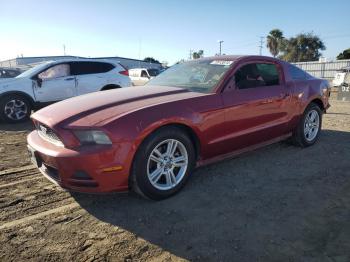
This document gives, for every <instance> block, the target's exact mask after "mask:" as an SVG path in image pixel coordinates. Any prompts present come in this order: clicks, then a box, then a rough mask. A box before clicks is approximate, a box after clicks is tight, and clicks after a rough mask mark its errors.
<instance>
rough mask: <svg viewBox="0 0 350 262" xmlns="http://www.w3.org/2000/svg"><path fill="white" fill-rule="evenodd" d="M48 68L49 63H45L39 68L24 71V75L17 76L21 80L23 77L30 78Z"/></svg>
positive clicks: (38, 66)
mask: <svg viewBox="0 0 350 262" xmlns="http://www.w3.org/2000/svg"><path fill="white" fill-rule="evenodd" d="M47 66H48V63H43V64H40V65H37V66H34V67H32V68H30V69H28V70H26V71H24V72H23V73H22V74H20V75H18V76H16V78H21V77H28V76H29V77H30V76H31V75H33V74H35V73H37V72H39V71H41V70H42V69H44V68H46V67H47Z"/></svg>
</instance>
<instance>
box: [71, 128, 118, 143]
mask: <svg viewBox="0 0 350 262" xmlns="http://www.w3.org/2000/svg"><path fill="white" fill-rule="evenodd" d="M73 132H74V134H75V135H76V137H77V138H78V139H79V141H80V143H81V144H82V145H111V144H112V141H111V140H110V139H109V137H108V136H107V135H106V134H105V133H104V132H103V131H100V130H74V131H73Z"/></svg>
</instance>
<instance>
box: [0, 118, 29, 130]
mask: <svg viewBox="0 0 350 262" xmlns="http://www.w3.org/2000/svg"><path fill="white" fill-rule="evenodd" d="M32 130H34V125H33V122H32V121H30V120H27V121H25V122H21V123H13V124H12V123H5V122H2V121H1V120H0V131H32Z"/></svg>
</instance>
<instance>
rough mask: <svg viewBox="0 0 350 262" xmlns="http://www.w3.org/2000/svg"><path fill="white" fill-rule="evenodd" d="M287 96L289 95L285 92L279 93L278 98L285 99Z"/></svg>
mask: <svg viewBox="0 0 350 262" xmlns="http://www.w3.org/2000/svg"><path fill="white" fill-rule="evenodd" d="M289 96H290V95H289V94H287V93H286V94H281V95H280V97H279V98H280V99H285V98H288V97H289Z"/></svg>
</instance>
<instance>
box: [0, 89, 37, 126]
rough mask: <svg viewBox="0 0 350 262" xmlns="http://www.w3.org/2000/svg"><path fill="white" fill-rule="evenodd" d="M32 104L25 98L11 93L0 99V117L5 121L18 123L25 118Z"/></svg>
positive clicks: (27, 116) (29, 112) (28, 114)
mask: <svg viewBox="0 0 350 262" xmlns="http://www.w3.org/2000/svg"><path fill="white" fill-rule="evenodd" d="M31 111H32V105H31V103H30V102H29V100H28V99H27V98H25V97H24V96H21V95H17V94H13V95H8V96H5V97H3V98H2V99H1V100H0V118H1V119H2V120H3V121H5V122H7V123H19V122H23V121H25V120H27V119H28V118H29V116H30V114H31Z"/></svg>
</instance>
